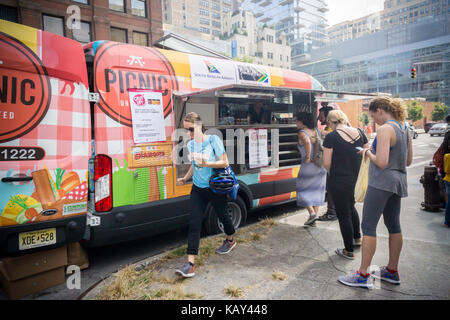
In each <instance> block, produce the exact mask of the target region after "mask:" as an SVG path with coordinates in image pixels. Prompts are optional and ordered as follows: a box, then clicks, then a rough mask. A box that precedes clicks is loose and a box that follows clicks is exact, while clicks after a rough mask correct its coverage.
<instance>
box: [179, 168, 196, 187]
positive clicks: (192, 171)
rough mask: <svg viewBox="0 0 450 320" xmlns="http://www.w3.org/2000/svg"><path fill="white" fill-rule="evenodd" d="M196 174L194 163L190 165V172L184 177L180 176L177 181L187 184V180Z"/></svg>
mask: <svg viewBox="0 0 450 320" xmlns="http://www.w3.org/2000/svg"><path fill="white" fill-rule="evenodd" d="M193 174H194V169H193V168H192V165H191V166H190V167H189V170H188V172H187V173H186V175H185V176H184V177H183V178H178V179H177V183H178V184H185V183H186V181H188V180H189V179H190V178H192V175H193Z"/></svg>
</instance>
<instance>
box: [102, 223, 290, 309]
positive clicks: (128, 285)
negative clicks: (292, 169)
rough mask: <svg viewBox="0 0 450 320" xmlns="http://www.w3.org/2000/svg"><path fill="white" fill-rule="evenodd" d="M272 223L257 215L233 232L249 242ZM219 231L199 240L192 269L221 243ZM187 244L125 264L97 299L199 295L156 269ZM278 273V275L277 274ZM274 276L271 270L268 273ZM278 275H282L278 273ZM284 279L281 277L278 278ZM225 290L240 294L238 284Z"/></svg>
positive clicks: (176, 256)
mask: <svg viewBox="0 0 450 320" xmlns="http://www.w3.org/2000/svg"><path fill="white" fill-rule="evenodd" d="M275 225H276V222H275V220H274V219H272V218H267V217H266V218H263V219H260V222H259V223H258V224H256V225H253V226H251V227H247V228H243V229H239V232H238V233H237V234H236V236H235V240H236V241H237V242H238V243H249V242H252V241H259V240H262V239H264V238H265V237H266V236H267V234H268V233H269V232H270V230H271V229H272V228H273V227H274V226H275ZM222 241H223V237H222V235H218V236H214V237H208V238H204V239H202V240H201V241H200V247H199V254H198V256H197V257H196V259H195V265H196V269H197V270H198V267H201V266H203V265H204V264H205V262H206V260H207V259H208V258H209V257H211V256H212V255H214V254H215V251H216V249H217V248H218V247H219V246H220V245H221V244H222ZM186 248H187V246H186V245H184V246H181V247H179V248H176V249H174V250H171V251H170V252H168V253H167V254H166V255H165V256H164V257H161V258H160V259H158V260H157V261H155V262H153V263H152V264H151V265H147V266H145V267H144V268H139V267H137V266H132V265H128V266H126V267H125V268H123V269H122V270H119V271H118V272H117V273H116V274H115V275H113V277H114V278H113V279H112V281H111V283H110V284H109V285H107V286H105V287H104V288H103V290H102V291H101V293H100V294H99V295H98V296H97V297H96V299H98V300H123V299H126V300H135V299H136V300H154V299H161V300H171V299H177V300H182V299H200V298H202V296H201V295H197V294H195V293H185V292H184V291H183V287H182V282H184V281H185V279H183V278H181V277H174V278H172V277H168V276H167V275H164V274H161V272H159V271H158V270H167V267H165V266H164V265H165V264H167V262H168V261H170V260H173V259H179V258H182V257H183V256H185V254H186ZM279 276H280V275H279ZM272 277H274V274H272ZM280 277H282V276H280ZM278 280H284V279H278ZM225 293H226V294H227V295H229V296H231V297H234V298H239V297H242V296H243V295H244V290H243V289H242V288H237V287H235V286H230V287H228V288H225Z"/></svg>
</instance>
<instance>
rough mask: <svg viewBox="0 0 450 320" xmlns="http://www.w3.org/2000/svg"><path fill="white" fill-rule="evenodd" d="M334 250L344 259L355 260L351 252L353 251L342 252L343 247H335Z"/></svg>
mask: <svg viewBox="0 0 450 320" xmlns="http://www.w3.org/2000/svg"><path fill="white" fill-rule="evenodd" d="M334 252H336V254H337V255H338V256H341V257H343V258H345V259H349V260H355V255H354V254H353V252H348V251H345V252H344V249H336V250H335V251H334Z"/></svg>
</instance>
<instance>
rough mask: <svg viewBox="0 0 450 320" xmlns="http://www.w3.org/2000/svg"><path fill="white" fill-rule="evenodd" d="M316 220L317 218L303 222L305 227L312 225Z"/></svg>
mask: <svg viewBox="0 0 450 320" xmlns="http://www.w3.org/2000/svg"><path fill="white" fill-rule="evenodd" d="M316 220H317V217H314V218H313V219H311V220H309V219H308V220H307V221H306V222H305V226H310V225H312V224H313V223H314V222H315V221H316Z"/></svg>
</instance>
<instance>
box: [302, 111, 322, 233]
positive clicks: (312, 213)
mask: <svg viewBox="0 0 450 320" xmlns="http://www.w3.org/2000/svg"><path fill="white" fill-rule="evenodd" d="M297 128H298V129H300V130H299V132H298V144H297V148H298V150H299V151H300V154H301V157H302V165H301V167H300V171H299V174H298V176H297V180H296V192H297V205H298V206H299V207H303V208H306V209H307V210H308V213H309V219H308V220H307V221H306V222H305V225H310V226H311V225H313V224H314V221H315V219H316V218H317V214H318V212H319V206H321V205H323V204H324V202H325V183H326V179H327V171H326V170H325V168H320V167H318V166H316V165H315V164H314V163H313V162H312V161H311V159H312V156H313V154H314V143H315V142H316V139H318V134H320V133H319V132H318V130H314V124H313V118H312V114H310V113H306V112H300V113H298V114H297Z"/></svg>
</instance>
